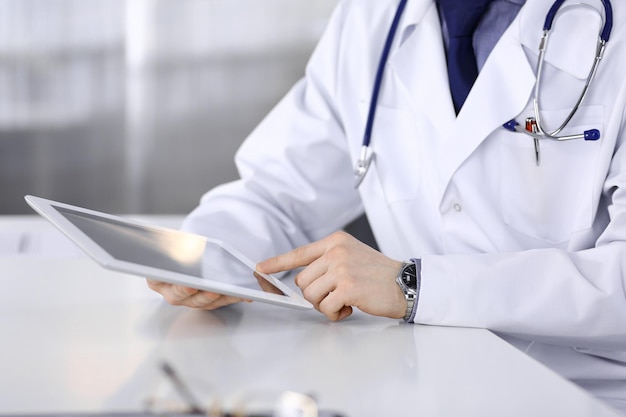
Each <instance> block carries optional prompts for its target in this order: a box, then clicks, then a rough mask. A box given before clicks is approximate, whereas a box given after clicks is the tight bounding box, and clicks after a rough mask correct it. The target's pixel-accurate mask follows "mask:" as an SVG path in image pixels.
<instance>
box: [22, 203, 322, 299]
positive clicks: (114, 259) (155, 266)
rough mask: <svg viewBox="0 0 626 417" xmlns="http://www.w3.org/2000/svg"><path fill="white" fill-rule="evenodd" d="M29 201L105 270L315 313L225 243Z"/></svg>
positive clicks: (100, 214) (56, 205) (67, 205)
mask: <svg viewBox="0 0 626 417" xmlns="http://www.w3.org/2000/svg"><path fill="white" fill-rule="evenodd" d="M26 201H27V202H28V204H30V206H31V207H33V208H34V209H35V210H36V211H37V212H38V213H39V214H41V215H42V216H43V217H45V218H46V219H48V220H50V222H52V224H54V225H55V226H56V227H57V228H59V229H60V230H61V231H62V232H63V233H64V234H65V235H66V236H68V237H69V238H70V239H71V240H72V241H73V242H74V243H76V244H77V245H78V246H79V247H80V248H81V249H82V250H84V251H85V252H86V253H87V254H88V255H89V256H90V257H92V258H93V259H94V260H96V261H97V262H98V263H100V264H101V265H102V266H104V267H105V268H108V269H112V270H116V271H120V272H126V273H129V274H133V275H138V276H142V277H150V278H151V279H155V280H158V281H163V282H169V283H172V284H180V285H184V286H187V287H192V288H198V289H201V290H206V291H212V292H216V293H219V294H226V295H232V296H236V297H241V298H245V299H249V300H256V301H262V302H266V303H271V304H277V305H283V306H287V307H293V308H298V309H310V308H312V306H311V304H310V303H309V302H308V301H306V300H305V299H304V298H303V297H302V296H301V295H300V294H299V293H298V292H296V291H294V290H293V289H291V288H289V287H288V286H287V285H285V284H284V283H282V282H281V281H280V280H278V279H276V278H275V277H273V276H271V275H267V274H261V273H259V272H255V270H254V268H255V264H254V262H252V261H251V260H250V259H248V258H246V257H245V256H244V255H243V254H241V253H240V252H238V251H237V250H235V249H234V248H231V247H229V246H227V245H226V244H225V243H223V242H220V241H217V240H212V239H208V238H205V237H203V236H199V235H194V234H191V233H185V232H181V231H178V230H172V229H166V228H161V227H154V226H148V225H143V224H141V223H138V222H136V221H133V220H129V219H123V218H120V217H116V216H112V215H109V214H105V213H100V212H97V211H93V210H87V209H84V208H81V207H76V206H71V205H69V204H64V203H59V202H56V201H51V200H46V199H43V198H40V197H33V196H26Z"/></svg>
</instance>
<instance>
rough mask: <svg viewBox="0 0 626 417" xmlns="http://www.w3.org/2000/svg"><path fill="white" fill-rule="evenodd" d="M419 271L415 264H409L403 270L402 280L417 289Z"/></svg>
mask: <svg viewBox="0 0 626 417" xmlns="http://www.w3.org/2000/svg"><path fill="white" fill-rule="evenodd" d="M416 275H417V271H416V269H415V264H410V265H407V266H406V267H405V268H404V269H403V270H402V282H404V285H406V286H407V287H409V288H412V289H416V288H417V277H416Z"/></svg>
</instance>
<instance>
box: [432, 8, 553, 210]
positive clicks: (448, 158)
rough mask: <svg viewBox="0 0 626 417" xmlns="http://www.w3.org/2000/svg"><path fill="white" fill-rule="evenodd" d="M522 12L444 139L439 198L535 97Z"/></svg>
mask: <svg viewBox="0 0 626 417" xmlns="http://www.w3.org/2000/svg"><path fill="white" fill-rule="evenodd" d="M523 12H524V10H521V11H520V14H519V15H518V16H517V18H516V19H515V20H514V21H513V23H512V24H511V25H510V27H509V29H508V30H507V31H506V32H505V33H504V34H503V35H502V37H501V38H500V41H499V42H498V44H497V45H496V46H495V48H494V49H493V51H492V52H491V55H490V57H489V59H488V60H487V62H486V63H485V65H484V66H483V68H482V69H481V71H480V74H479V76H478V78H477V80H476V82H475V84H474V86H473V88H472V90H471V91H470V94H469V95H468V97H467V99H466V101H465V104H464V105H463V108H462V109H461V111H460V113H459V115H458V117H457V118H456V120H455V121H454V123H452V126H451V128H450V129H449V131H448V133H447V134H446V135H445V136H444V138H443V139H442V144H441V146H440V150H441V152H440V154H439V168H440V170H441V171H440V174H441V177H440V178H441V182H440V189H439V197H440V198H443V196H444V193H445V191H446V188H447V186H448V184H449V182H450V180H451V179H452V177H453V175H454V173H455V172H456V171H457V169H458V168H459V167H460V166H461V165H462V164H463V162H464V161H465V160H466V159H467V158H468V157H469V156H470V155H471V154H472V153H473V152H474V151H475V150H476V148H477V147H478V146H479V145H480V144H481V143H482V142H483V141H484V140H485V139H486V138H487V137H488V136H489V135H490V134H491V133H493V132H494V131H496V130H497V129H501V128H502V125H503V124H504V123H506V122H507V121H509V120H511V119H513V118H515V117H516V116H517V115H519V114H520V113H521V112H522V111H523V109H524V108H525V107H526V106H527V104H528V100H529V99H530V98H531V96H532V90H533V86H534V84H535V72H534V68H533V67H532V66H531V64H530V63H529V62H528V58H527V56H526V54H525V52H524V47H523V45H522V42H521V36H520V30H521V29H520V28H523V27H524V26H521V25H520V18H521V17H522V14H523ZM535 29H536V32H537V33H538V34H541V24H540V23H539V26H538V27H537V28H535V27H532V28H525V30H535ZM440 201H441V200H440Z"/></svg>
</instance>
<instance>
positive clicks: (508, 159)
mask: <svg viewBox="0 0 626 417" xmlns="http://www.w3.org/2000/svg"><path fill="white" fill-rule="evenodd" d="M568 113H569V109H567V110H553V111H542V118H543V120H544V121H545V125H546V126H548V127H552V126H555V125H558V124H559V123H561V122H562V120H564V119H565V117H566V116H567V114H568ZM603 115H604V110H603V107H602V106H588V107H581V108H580V109H579V110H578V112H577V113H576V115H575V116H574V118H573V119H572V120H571V122H570V123H569V124H568V126H567V127H566V128H565V129H564V130H563V131H562V132H561V135H568V134H577V133H582V132H583V131H585V130H588V129H599V130H600V132H601V133H602V132H603V122H602V120H603ZM601 145H602V138H600V140H598V141H585V140H582V139H575V140H569V141H562V142H559V141H554V140H550V139H542V140H540V141H539V156H540V162H539V165H537V163H536V159H535V144H534V140H533V139H532V138H531V137H530V136H527V135H524V134H520V133H509V134H507V135H505V136H504V137H503V138H502V139H501V143H500V149H501V154H500V167H501V173H502V175H501V176H500V204H501V207H502V216H503V219H504V221H505V223H506V224H507V225H508V226H509V227H511V228H513V229H515V230H517V231H518V232H520V233H522V234H524V235H527V236H530V237H533V238H537V239H540V240H544V241H546V242H548V243H549V244H558V243H563V242H565V241H567V240H568V239H569V238H570V236H571V235H572V234H573V233H575V232H577V231H580V230H584V229H586V228H589V227H591V225H592V222H593V218H592V216H593V184H594V176H595V175H596V167H597V165H598V160H597V159H598V155H599V150H600V147H601Z"/></svg>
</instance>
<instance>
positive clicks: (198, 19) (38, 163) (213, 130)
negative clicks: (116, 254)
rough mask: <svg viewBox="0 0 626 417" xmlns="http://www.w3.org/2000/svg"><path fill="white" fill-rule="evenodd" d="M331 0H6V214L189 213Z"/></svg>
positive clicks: (298, 63)
mask: <svg viewBox="0 0 626 417" xmlns="http://www.w3.org/2000/svg"><path fill="white" fill-rule="evenodd" d="M336 3H337V0H315V1H312V2H305V1H301V0H0V214H25V213H29V214H30V213H32V211H31V210H30V208H28V207H27V205H26V204H25V203H24V200H23V196H24V195H25V194H35V195H39V196H42V197H47V198H52V199H57V200H62V201H65V202H68V203H72V204H76V205H81V206H85V207H89V208H93V209H96V210H99V211H107V212H112V213H118V214H124V213H145V214H183V213H187V212H189V211H190V210H191V209H193V208H194V207H195V206H196V204H197V202H198V200H199V198H200V196H201V195H202V194H203V193H204V192H206V191H207V190H209V189H210V188H212V187H214V186H215V185H217V184H220V183H223V182H225V181H230V180H233V179H235V178H237V173H236V170H235V166H234V163H233V155H234V152H235V150H236V149H237V147H238V146H239V144H240V143H241V141H242V140H243V139H244V138H245V137H246V136H247V134H248V133H249V132H250V131H251V130H252V129H253V128H254V127H255V126H256V124H258V122H259V121H260V120H261V119H262V118H263V116H264V115H265V114H266V113H267V112H268V111H269V110H270V109H271V108H272V107H273V105H274V104H275V103H276V102H277V101H278V100H279V99H280V98H281V97H282V96H283V95H284V94H285V93H286V92H287V90H288V89H289V88H290V87H291V86H292V85H293V84H294V82H295V81H297V80H298V79H299V78H300V77H301V76H302V75H303V71H304V66H305V64H306V61H307V59H308V57H309V55H310V54H311V52H312V50H313V48H314V46H315V44H316V42H317V40H318V39H319V37H320V35H321V33H322V31H323V29H324V27H325V25H326V22H327V19H328V17H329V15H330V13H331V11H332V8H333V7H334V6H335V4H336Z"/></svg>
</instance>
